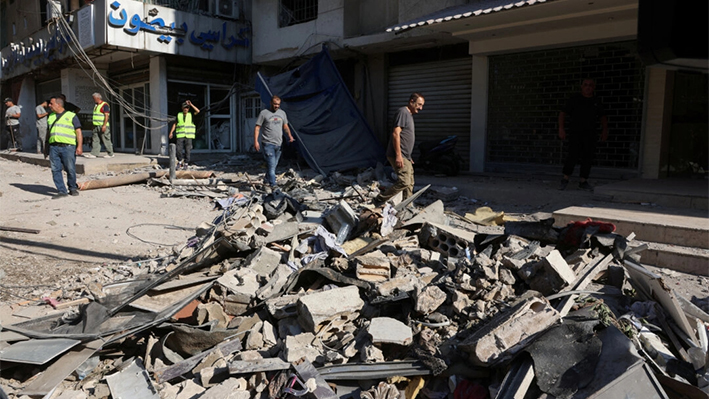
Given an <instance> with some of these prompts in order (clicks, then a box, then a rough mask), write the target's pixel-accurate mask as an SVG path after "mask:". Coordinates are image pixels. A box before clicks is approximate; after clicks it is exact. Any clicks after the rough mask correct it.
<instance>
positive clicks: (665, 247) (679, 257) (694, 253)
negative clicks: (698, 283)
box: [631, 241, 709, 276]
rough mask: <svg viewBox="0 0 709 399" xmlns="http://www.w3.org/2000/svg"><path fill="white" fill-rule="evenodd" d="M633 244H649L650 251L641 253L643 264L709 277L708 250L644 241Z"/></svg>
mask: <svg viewBox="0 0 709 399" xmlns="http://www.w3.org/2000/svg"><path fill="white" fill-rule="evenodd" d="M631 244H632V245H633V246H635V245H636V244H638V245H642V244H647V246H648V249H646V250H644V251H642V252H640V253H639V254H640V261H641V262H642V263H643V264H648V265H652V266H657V267H664V268H667V269H672V270H676V271H679V272H683V273H691V274H696V275H700V276H709V250H707V249H702V248H690V247H682V246H679V245H670V244H659V243H656V242H642V241H636V242H632V243H631Z"/></svg>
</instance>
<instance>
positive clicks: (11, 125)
mask: <svg viewBox="0 0 709 399" xmlns="http://www.w3.org/2000/svg"><path fill="white" fill-rule="evenodd" d="M5 106H6V107H7V110H6V111H5V126H6V128H7V133H8V134H9V135H10V140H11V141H12V147H10V148H11V149H14V150H20V149H21V148H20V146H19V144H20V114H21V110H20V107H19V106H17V105H15V102H14V101H12V99H11V98H10V97H8V98H6V99H5Z"/></svg>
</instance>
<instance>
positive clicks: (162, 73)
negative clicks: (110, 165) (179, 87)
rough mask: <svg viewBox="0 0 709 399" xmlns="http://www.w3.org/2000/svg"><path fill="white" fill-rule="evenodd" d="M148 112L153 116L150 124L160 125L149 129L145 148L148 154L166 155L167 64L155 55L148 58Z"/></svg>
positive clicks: (167, 128) (167, 130) (167, 140)
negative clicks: (147, 143)
mask: <svg viewBox="0 0 709 399" xmlns="http://www.w3.org/2000/svg"><path fill="white" fill-rule="evenodd" d="M150 113H151V116H152V117H153V118H154V119H153V120H152V121H151V122H150V126H151V127H153V128H155V127H160V128H159V129H151V130H150V131H149V134H150V135H151V136H150V142H151V147H150V148H146V152H148V153H150V154H160V155H167V151H168V144H169V141H170V140H169V139H168V137H167V136H168V134H169V133H170V130H169V128H170V126H169V125H168V123H167V122H165V121H164V120H165V119H167V117H168V114H167V64H166V63H165V58H164V57H161V56H155V57H152V58H150Z"/></svg>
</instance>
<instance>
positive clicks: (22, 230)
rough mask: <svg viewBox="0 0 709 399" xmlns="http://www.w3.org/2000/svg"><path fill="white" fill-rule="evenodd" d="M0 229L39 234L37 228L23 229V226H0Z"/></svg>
mask: <svg viewBox="0 0 709 399" xmlns="http://www.w3.org/2000/svg"><path fill="white" fill-rule="evenodd" d="M0 230H2V231H14V232H16V233H28V234H39V230H36V229H24V228H22V227H9V226H0Z"/></svg>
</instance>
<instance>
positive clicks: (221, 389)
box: [199, 378, 251, 399]
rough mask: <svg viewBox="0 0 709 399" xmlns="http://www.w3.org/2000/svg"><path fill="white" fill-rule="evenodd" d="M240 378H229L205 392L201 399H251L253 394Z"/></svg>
mask: <svg viewBox="0 0 709 399" xmlns="http://www.w3.org/2000/svg"><path fill="white" fill-rule="evenodd" d="M246 388H247V387H246V386H245V384H243V383H242V381H241V380H240V379H238V378H229V379H228V380H226V381H223V382H221V383H220V384H219V385H216V386H213V387H212V388H210V389H208V390H207V391H206V392H204V393H203V394H202V395H201V396H199V398H200V399H249V398H251V392H250V391H248V390H246Z"/></svg>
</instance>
